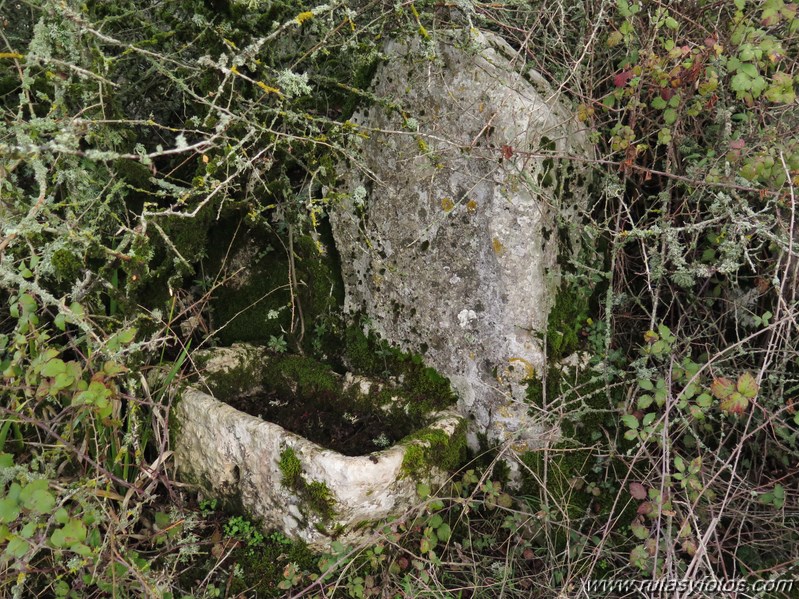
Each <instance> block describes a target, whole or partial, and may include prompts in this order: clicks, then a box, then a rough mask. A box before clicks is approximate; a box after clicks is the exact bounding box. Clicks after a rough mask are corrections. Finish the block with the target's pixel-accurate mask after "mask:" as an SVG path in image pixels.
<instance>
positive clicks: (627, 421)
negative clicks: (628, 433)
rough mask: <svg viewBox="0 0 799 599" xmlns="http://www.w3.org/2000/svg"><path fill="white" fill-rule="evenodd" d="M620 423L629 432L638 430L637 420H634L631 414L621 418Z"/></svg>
mask: <svg viewBox="0 0 799 599" xmlns="http://www.w3.org/2000/svg"><path fill="white" fill-rule="evenodd" d="M621 421H622V422H623V423H624V425H625V426H626V427H627V428H629V429H631V430H638V426H639V424H638V418H636V417H635V416H633V415H632V414H625V415H624V416H622V417H621Z"/></svg>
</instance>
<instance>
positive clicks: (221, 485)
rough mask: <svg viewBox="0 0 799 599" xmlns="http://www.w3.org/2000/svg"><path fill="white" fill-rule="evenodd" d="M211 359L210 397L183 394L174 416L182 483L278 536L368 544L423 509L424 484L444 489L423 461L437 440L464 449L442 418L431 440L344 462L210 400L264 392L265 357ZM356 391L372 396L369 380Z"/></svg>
mask: <svg viewBox="0 0 799 599" xmlns="http://www.w3.org/2000/svg"><path fill="white" fill-rule="evenodd" d="M209 358H210V359H206V360H205V362H206V363H205V372H206V375H207V382H208V383H209V387H210V389H208V388H206V387H204V386H203V385H202V384H197V385H195V386H193V387H189V388H187V389H184V390H183V392H182V394H181V397H180V399H179V401H178V402H177V405H176V406H175V408H174V410H173V411H172V416H173V418H174V425H173V428H172V430H173V449H174V452H175V454H174V456H175V463H176V465H177V467H178V473H179V475H180V477H181V479H183V480H184V481H187V482H191V483H195V484H197V485H199V486H200V487H201V488H202V489H203V490H204V492H205V493H207V494H208V495H210V496H213V497H218V498H220V499H226V500H228V501H229V502H231V503H232V504H234V505H237V506H239V507H241V508H243V509H244V510H245V511H246V512H247V513H248V514H249V515H250V516H251V517H252V518H253V519H254V520H258V521H260V522H261V523H262V524H263V526H264V528H265V529H267V530H268V529H274V528H278V529H280V530H282V531H284V532H285V534H286V535H288V536H289V537H291V538H294V539H301V540H303V541H305V542H306V543H308V544H309V545H310V546H311V547H312V548H314V549H317V550H326V549H329V547H330V543H331V541H332V539H334V538H335V539H338V540H340V541H342V542H345V543H347V542H356V541H358V540H361V539H362V538H365V537H367V536H368V535H369V534H371V530H372V525H374V524H377V523H378V522H379V521H380V520H381V519H384V518H388V517H394V516H401V515H402V514H404V513H406V512H407V511H408V510H409V509H410V508H411V507H412V506H413V505H415V504H416V503H417V502H418V497H417V495H416V489H417V485H418V484H419V483H421V482H424V483H426V484H430V485H431V486H435V485H439V484H442V483H443V482H444V481H445V480H446V478H447V476H448V473H446V472H444V471H443V470H441V469H439V468H436V467H435V465H433V464H426V463H425V464H420V460H419V458H420V457H424V456H428V457H429V455H430V453H432V452H434V451H435V450H436V447H433V446H432V445H433V443H431V439H433V440H434V442H437V443H441V444H442V445H441V446H442V447H443V446H446V444H447V443H448V442H449V441H452V442H454V443H457V442H458V440H457V437H458V436H459V435H460V444H461V446H463V434H464V433H463V427H462V426H461V423H462V419H461V418H460V416H459V415H457V414H455V413H453V412H441V413H439V414H437V415H435V416H434V417H433V422H432V423H431V424H430V425H429V427H427V428H426V429H424V432H422V433H420V434H419V435H412V436H411V437H410V438H408V439H406V440H404V441H403V442H401V443H398V444H397V445H394V446H393V447H389V448H387V449H384V450H382V451H376V452H373V453H371V454H369V455H363V456H345V455H342V454H340V453H337V452H335V451H331V450H329V449H325V448H323V447H321V446H319V445H317V444H316V443H313V442H311V441H309V440H308V439H305V438H304V437H301V436H299V435H296V434H294V433H291V432H289V431H287V430H285V429H284V428H282V427H281V426H278V425H277V424H274V423H272V422H267V421H264V420H262V419H260V418H258V417H255V416H251V415H249V414H245V413H243V412H241V411H239V410H237V409H235V408H233V407H231V406H230V405H228V404H227V403H224V402H223V401H220V400H219V399H217V398H215V397H214V396H213V395H211V394H210V393H211V392H212V393H215V394H217V395H219V396H220V397H223V396H224V395H225V394H229V393H233V394H239V393H245V394H246V393H248V392H253V391H257V390H258V389H259V377H258V376H257V373H258V372H259V371H260V370H262V368H263V360H264V359H266V356H265V355H264V353H263V351H262V350H258V349H257V348H253V347H251V346H246V345H235V346H233V347H232V348H220V349H218V350H212V352H211V355H210V357H209ZM350 384H353V385H356V384H357V385H359V386H360V387H361V388H362V389H366V390H367V391H368V388H369V384H368V383H367V382H366V381H364V380H362V379H353V380H352V381H351V382H350ZM201 388H203V389H205V390H207V391H209V392H205V390H201ZM420 466H421V467H420Z"/></svg>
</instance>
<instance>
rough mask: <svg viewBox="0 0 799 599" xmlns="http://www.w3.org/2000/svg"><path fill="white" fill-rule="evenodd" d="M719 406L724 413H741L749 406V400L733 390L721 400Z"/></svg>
mask: <svg viewBox="0 0 799 599" xmlns="http://www.w3.org/2000/svg"><path fill="white" fill-rule="evenodd" d="M719 407H720V408H721V411H722V412H724V413H726V414H736V415H738V414H743V413H744V412H745V411H746V408H748V407H749V400H748V399H747V398H746V397H744V396H743V395H741V394H740V393H738V392H737V391H734V392H733V393H732V394H731V395H730V396H729V397H728V398H727V399H725V400H722V402H721V403H720V404H719Z"/></svg>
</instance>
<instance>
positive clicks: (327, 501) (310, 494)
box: [278, 447, 335, 521]
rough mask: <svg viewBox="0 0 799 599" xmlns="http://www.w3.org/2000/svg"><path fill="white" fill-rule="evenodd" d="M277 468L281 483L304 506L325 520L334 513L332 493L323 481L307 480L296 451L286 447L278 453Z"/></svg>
mask: <svg viewBox="0 0 799 599" xmlns="http://www.w3.org/2000/svg"><path fill="white" fill-rule="evenodd" d="M278 468H279V469H280V474H281V475H282V483H283V485H284V486H285V487H286V488H288V489H291V490H292V491H294V492H295V493H296V494H297V495H298V496H299V497H300V499H301V500H302V501H303V503H304V504H305V506H306V507H307V508H308V509H309V510H310V511H311V512H313V513H315V514H317V515H318V516H319V517H320V518H322V519H323V520H325V521H328V520H330V519H331V518H333V516H334V515H335V510H334V509H333V506H334V505H335V503H334V500H333V494H332V493H331V491H330V488H329V487H328V486H327V484H326V483H325V482H323V481H310V482H309V481H307V480H306V479H305V476H303V473H302V462H300V459H299V458H298V457H297V454H296V452H295V451H294V450H293V449H292V448H291V447H287V448H286V449H284V450H283V451H282V452H281V453H280V461H279V462H278Z"/></svg>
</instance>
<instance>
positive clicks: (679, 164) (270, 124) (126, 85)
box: [0, 0, 799, 597]
mask: <svg viewBox="0 0 799 599" xmlns="http://www.w3.org/2000/svg"><path fill="white" fill-rule="evenodd" d="M4 11H5V12H4V19H5V21H4V23H3V27H4V28H3V36H2V44H3V45H4V47H3V48H2V49H0V63H2V64H3V66H4V67H5V66H8V68H7V69H4V70H3V71H2V72H0V106H2V109H3V121H2V125H0V223H2V229H1V230H0V303H1V304H2V307H0V385H2V387H0V394H1V395H2V399H3V402H2V404H0V468H2V470H0V485H2V491H1V492H2V496H1V497H0V550H1V551H2V556H0V589H2V591H0V592H2V593H3V594H8V595H11V596H18V597H25V596H35V595H37V594H44V595H55V596H62V597H68V596H72V597H91V596H103V595H104V594H108V593H116V595H117V596H158V597H169V596H180V595H181V594H183V593H193V594H202V595H204V596H209V597H211V596H231V594H232V593H234V592H237V593H246V592H247V590H248V589H249V588H250V587H249V586H248V585H250V584H251V579H249V580H250V582H248V578H247V576H246V574H248V572H245V571H244V570H245V569H246V570H248V571H249V570H252V569H256V570H257V569H258V568H263V569H264V570H263V571H264V572H265V571H267V570H269V571H270V572H271V574H270V577H272V576H275V577H276V578H279V580H273V579H270V580H269V581H268V583H267V584H265V587H264V588H268V589H269V591H268V592H269V593H274V594H275V595H276V596H278V595H279V593H280V592H290V593H293V594H294V595H295V596H304V595H316V596H326V595H328V596H329V594H331V593H336V594H337V595H346V596H353V597H362V596H376V595H378V594H380V593H393V594H394V595H396V596H403V595H405V596H417V595H418V596H425V595H427V596H447V595H460V596H464V597H466V596H469V597H475V596H485V597H493V596H499V595H502V594H505V595H512V596H513V595H515V596H525V597H529V596H542V597H547V596H553V595H554V594H555V593H558V592H561V591H564V590H565V592H572V591H574V592H578V590H579V589H580V588H581V584H582V581H584V580H586V579H588V578H602V577H605V578H628V579H629V578H637V577H647V578H654V579H660V578H668V577H670V578H690V579H692V578H700V577H705V576H709V577H720V578H734V577H739V576H742V577H749V578H751V579H755V578H780V577H783V578H785V577H791V576H796V572H795V568H796V564H797V563H799V555H798V554H799V549H798V548H799V539H797V532H796V530H797V524H799V523H797V515H796V514H797V507H798V506H797V503H798V502H799V489H798V488H797V484H798V483H797V480H798V479H797V466H796V463H797V459H799V455H797V453H799V450H797V445H798V444H797V436H799V415H797V408H796V405H795V404H796V401H797V389H799V351H797V350H798V349H799V348H797V339H799V335H797V334H796V324H795V323H796V318H797V308H796V306H797V297H796V292H797V268H799V261H797V260H796V252H797V248H796V239H797V235H796V230H797V227H796V216H795V212H796V210H795V208H796V184H797V182H799V136H797V131H798V130H799V122H797V121H799V117H797V113H796V109H795V104H796V92H795V88H796V83H797V70H796V66H797V65H796V60H797V56H799V48H797V34H798V33H799V19H797V8H796V4H794V3H786V2H784V1H783V0H756V1H750V0H735V1H734V2H723V3H718V2H709V1H707V0H697V1H696V2H690V3H688V2H686V3H655V2H648V1H644V0H636V1H633V2H629V1H628V0H618V1H616V2H614V3H611V2H606V1H602V0H591V1H589V2H572V1H571V0H542V1H535V2H527V1H525V2H516V1H510V2H505V3H499V4H498V3H482V2H471V1H466V2H458V3H456V4H453V5H448V4H447V5H445V4H441V3H439V2H432V1H427V0H420V1H418V2H405V3H398V4H395V5H390V6H389V5H387V4H385V3H380V2H366V3H362V4H357V5H355V4H353V5H349V4H347V3H344V4H329V5H328V4H318V5H314V6H308V5H306V4H303V3H299V2H293V1H285V2H283V1H281V2H257V1H253V2H249V1H248V2H245V1H240V0H230V1H228V2H201V1H199V0H189V1H186V2H167V3H143V2H136V1H133V0H129V1H123V2H114V3H97V2H89V3H78V2H74V1H72V0H69V1H66V2H54V1H50V0H34V1H31V2H28V3H12V4H11V5H9V6H8V7H6V8H4ZM449 27H476V28H485V29H491V30H493V31H496V32H498V33H499V34H500V35H502V36H503V37H504V38H505V39H507V40H508V41H509V42H510V43H511V44H512V45H513V47H514V48H516V49H517V50H518V63H519V68H520V70H522V71H527V70H529V69H531V68H534V69H536V70H537V71H539V72H541V73H543V74H544V75H545V76H546V77H547V78H548V79H549V80H550V81H551V82H552V83H553V89H554V90H556V91H555V93H556V94H557V95H558V96H559V97H560V98H562V99H565V100H566V101H569V102H571V103H572V104H573V105H574V108H575V111H576V113H577V116H578V118H579V120H580V121H581V122H582V123H583V124H584V126H585V128H586V130H587V131H588V133H589V137H590V139H591V140H592V142H594V143H595V145H596V148H597V158H596V159H595V160H594V164H593V168H594V171H595V173H594V184H593V189H592V191H593V193H594V196H593V197H592V198H591V200H592V202H591V203H592V206H591V208H592V213H591V215H590V219H589V222H585V223H582V224H583V225H584V226H583V230H582V231H581V233H582V237H583V240H584V241H585V242H586V245H590V246H591V247H590V248H589V249H590V251H586V252H583V253H578V254H575V255H573V256H565V257H564V258H563V264H562V270H563V278H564V282H565V284H564V287H563V289H564V294H563V295H562V297H561V299H560V302H559V304H557V305H558V308H559V310H557V311H556V312H557V313H556V314H553V320H552V321H551V322H552V326H551V327H550V330H549V331H547V333H546V336H547V337H550V338H549V339H546V340H545V341H546V343H545V345H546V347H547V349H548V351H549V352H550V354H551V355H550V358H552V362H553V364H552V367H551V368H549V370H548V371H547V372H546V373H543V375H542V378H541V380H537V381H533V382H531V385H530V402H531V410H534V411H536V412H537V413H539V414H541V416H542V417H543V418H545V419H549V420H550V421H551V423H553V424H559V425H560V428H561V431H562V439H561V440H560V441H559V442H557V443H555V444H553V445H551V446H549V447H547V448H546V449H545V450H543V451H542V452H540V453H539V454H537V455H534V456H530V455H527V456H516V455H514V452H513V450H512V448H510V447H500V448H497V455H498V456H499V458H501V459H503V460H505V459H507V460H510V461H517V462H518V464H519V467H520V471H521V474H522V478H523V480H522V486H521V490H515V491H514V490H513V489H512V488H511V487H510V486H509V484H508V481H507V480H506V478H505V476H504V475H502V474H500V473H499V464H500V463H501V462H496V463H495V464H494V468H495V469H494V470H492V466H491V465H490V462H491V460H488V462H489V464H487V465H484V466H485V467H484V468H483V469H475V470H467V471H465V472H461V473H459V474H458V475H457V476H456V477H455V478H454V479H453V480H454V481H456V482H454V483H453V484H452V485H450V486H447V487H444V488H443V489H442V490H441V491H440V492H439V493H437V494H434V495H433V496H431V491H432V490H430V489H420V501H419V508H418V510H416V511H414V512H413V513H411V514H408V515H407V517H405V518H402V519H400V520H398V521H396V522H393V523H389V524H387V527H386V528H385V529H384V530H383V531H382V532H380V533H378V534H376V535H375V537H374V539H373V543H372V545H371V546H369V547H364V548H345V547H343V546H336V547H334V552H333V554H332V555H328V556H325V557H324V559H323V560H322V562H321V563H320V562H319V560H318V559H314V558H312V556H310V555H309V553H308V552H307V550H306V549H304V548H302V547H299V546H297V547H295V546H293V545H292V548H291V549H289V548H288V544H287V543H284V542H283V541H284V539H281V538H280V537H271V536H267V537H265V538H261V536H260V535H261V533H260V532H258V533H257V535H256V534H255V532H254V530H255V529H254V527H255V524H252V523H249V521H247V520H245V519H240V520H230V519H227V520H226V522H224V523H223V522H222V519H223V518H224V517H223V516H219V515H214V514H213V513H212V512H211V511H210V510H208V509H205V510H203V509H202V508H200V509H199V510H195V509H194V508H192V505H193V504H192V500H191V499H187V497H188V496H187V495H186V494H185V493H184V491H183V490H182V488H180V487H176V486H175V485H174V484H173V483H172V482H171V480H170V472H169V470H168V468H167V466H168V464H169V457H170V454H169V451H168V433H167V422H168V408H169V402H170V396H169V394H168V393H167V388H168V387H169V383H171V382H172V381H173V380H174V379H176V378H177V377H178V376H179V375H180V372H181V369H182V368H183V365H184V364H189V363H190V359H189V358H190V352H189V351H188V346H189V345H190V344H191V343H194V344H195V346H197V345H201V344H210V343H213V340H214V331H213V330H212V329H213V328H214V327H213V326H210V325H209V323H213V318H211V316H212V315H211V314H210V313H209V305H210V298H211V297H212V296H213V294H214V293H215V291H216V290H217V289H218V288H219V287H221V286H224V285H227V284H229V283H230V281H231V277H233V276H235V273H231V272H228V269H226V268H224V267H223V268H221V269H220V271H219V272H220V273H222V274H220V276H219V277H216V278H210V279H209V278H207V277H206V275H207V273H206V272H205V270H204V268H205V266H206V265H207V263H208V262H207V260H206V258H207V256H206V254H207V247H206V245H207V243H208V240H209V239H215V237H214V236H213V234H212V233H213V229H214V227H215V225H216V223H217V222H218V221H219V220H220V219H221V218H227V217H230V218H233V217H236V218H240V219H244V221H245V222H246V224H247V226H248V227H251V228H252V229H258V228H262V229H264V230H267V231H269V232H270V235H271V236H272V238H273V239H276V240H277V243H275V246H276V247H277V246H280V247H279V248H278V251H282V252H283V253H284V254H285V260H286V268H285V271H286V273H289V274H287V277H286V279H287V280H286V281H285V285H286V286H287V287H288V289H289V294H288V300H287V303H286V306H285V307H284V310H285V313H286V314H289V315H290V316H289V317H288V318H287V319H284V320H281V321H280V322H281V327H282V328H283V329H285V331H283V333H284V334H285V337H284V336H282V335H277V334H275V335H273V336H272V337H273V338H272V339H271V340H269V341H270V344H271V346H272V347H273V349H275V350H276V351H285V350H286V349H287V348H288V343H287V339H288V340H292V339H297V338H299V339H300V340H301V338H302V332H303V330H304V329H305V327H306V323H305V322H304V321H303V315H302V314H303V313H302V306H301V301H300V300H298V298H301V297H302V296H303V294H302V293H301V292H300V291H301V289H300V288H301V287H302V285H303V284H304V283H305V281H301V280H298V279H297V278H296V275H292V274H290V273H296V270H295V269H294V266H293V261H294V260H295V259H296V256H297V255H298V252H297V251H296V248H295V244H296V243H303V244H305V243H306V242H305V241H302V242H298V241H297V240H298V239H301V238H302V239H306V237H305V236H306V235H307V236H310V237H308V238H310V239H312V240H313V241H314V243H313V245H314V248H313V249H315V250H316V251H320V250H321V249H322V248H323V246H324V244H323V243H322V241H321V233H320V228H321V225H320V223H321V222H322V221H323V218H324V210H325V208H326V205H327V204H328V203H329V202H331V201H334V199H335V198H334V196H333V195H330V196H328V195H326V194H327V193H328V192H327V189H328V187H332V185H333V183H334V182H335V178H336V169H337V168H339V165H340V164H342V160H343V159H344V158H346V157H350V158H351V150H350V148H351V144H352V142H353V140H355V139H356V138H357V137H358V136H362V135H367V134H368V132H364V131H362V130H360V129H359V128H358V127H356V126H354V125H353V124H352V123H351V122H350V121H348V120H347V119H348V118H349V117H350V116H351V115H352V113H353V110H354V109H355V107H356V106H357V105H358V104H359V103H368V102H390V101H391V99H387V98H375V97H373V96H372V95H371V94H370V93H369V91H368V83H369V78H370V77H371V74H372V73H373V71H374V68H375V67H376V65H377V64H378V63H379V61H380V60H381V58H382V56H381V50H380V49H381V47H382V42H383V40H384V39H385V38H386V37H388V36H391V35H414V36H419V37H420V38H421V39H422V40H429V39H431V38H433V37H434V36H435V35H436V32H437V30H438V29H440V28H449ZM537 158H553V159H554V158H557V159H560V160H568V159H572V157H569V156H554V155H553V156H548V155H547V152H546V151H544V152H543V154H542V156H537ZM234 220H235V219H234ZM222 255H223V256H224V257H223V258H222V261H223V262H224V260H225V258H226V256H227V253H226V252H223V253H222ZM303 258H304V259H306V258H305V256H303ZM271 291H272V290H266V291H265V293H268V292H271ZM254 301H256V302H257V301H259V300H258V298H256V299H255V300H254ZM298 302H299V303H298ZM281 318H283V317H282V316H281ZM284 322H285V325H284V324H283V323H284ZM224 324H225V323H216V325H215V326H216V327H217V328H218V327H221V326H224ZM312 327H315V328H317V329H319V330H320V331H321V332H319V333H318V341H319V344H320V345H321V340H322V339H323V338H325V335H326V334H327V333H328V332H329V331H332V330H334V329H336V325H335V324H333V323H332V320H320V321H318V322H314V323H310V322H309V323H308V326H307V328H308V329H309V330H310V329H311V328H312ZM276 333H277V332H276ZM264 341H265V342H266V341H267V340H264ZM361 341H362V340H360V339H359V338H356V339H354V340H353V339H350V344H351V345H352V344H353V342H355V343H360V342H361ZM326 343H328V344H329V341H326ZM301 347H302V344H301V343H299V342H298V343H297V344H296V347H292V349H297V348H301ZM321 351H322V350H321V349H320V352H321ZM362 357H363V358H364V359H366V360H368V362H369V363H370V364H371V366H370V367H373V368H375V369H380V370H383V369H385V367H386V364H387V356H386V355H382V354H379V353H376V352H372V351H369V350H367V351H366V352H365V355H364V356H362ZM555 358H557V359H558V360H561V359H563V360H568V361H569V365H568V366H565V367H562V368H561V365H560V364H559V363H556V360H555ZM417 367H418V368H417ZM409 368H410V366H409ZM412 370H413V371H414V372H418V373H420V384H423V385H427V386H429V387H432V388H437V387H440V386H441V384H443V383H442V381H438V380H436V379H434V378H431V377H430V376H428V375H429V373H427V371H426V370H425V369H424V368H423V365H422V364H420V363H415V362H414V363H413V364H412ZM421 375H424V376H421ZM439 495H440V496H439ZM170 504H173V506H172V507H170ZM201 538H205V539H207V541H202V540H201ZM259 548H260V549H259ZM258 550H262V551H263V555H264V556H268V559H259V556H258V555H256V554H255V553H253V551H258ZM261 557H262V556H261ZM267 562H268V563H267ZM267 566H268V568H267ZM278 575H279V576H278ZM385 589H388V590H385Z"/></svg>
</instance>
